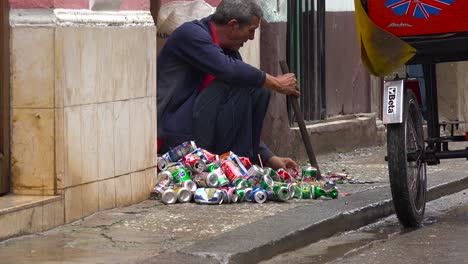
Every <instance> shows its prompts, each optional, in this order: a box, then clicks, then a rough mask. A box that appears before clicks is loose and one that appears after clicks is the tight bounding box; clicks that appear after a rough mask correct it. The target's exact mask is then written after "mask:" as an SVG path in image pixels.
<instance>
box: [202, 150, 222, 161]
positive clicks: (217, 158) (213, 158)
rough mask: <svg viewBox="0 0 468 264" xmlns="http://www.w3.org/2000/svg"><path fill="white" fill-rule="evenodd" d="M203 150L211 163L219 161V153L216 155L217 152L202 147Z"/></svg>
mask: <svg viewBox="0 0 468 264" xmlns="http://www.w3.org/2000/svg"><path fill="white" fill-rule="evenodd" d="M202 151H203V154H204V155H205V157H206V159H207V160H208V162H209V163H213V162H218V161H219V156H218V155H215V154H213V153H211V152H209V151H207V150H206V149H202Z"/></svg>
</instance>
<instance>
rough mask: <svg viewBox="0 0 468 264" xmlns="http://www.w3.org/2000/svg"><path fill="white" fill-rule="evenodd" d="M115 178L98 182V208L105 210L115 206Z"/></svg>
mask: <svg viewBox="0 0 468 264" xmlns="http://www.w3.org/2000/svg"><path fill="white" fill-rule="evenodd" d="M115 198H116V197H115V179H114V178H111V179H107V180H103V181H100V182H99V210H100V211H102V210H107V209H111V208H114V207H115Z"/></svg>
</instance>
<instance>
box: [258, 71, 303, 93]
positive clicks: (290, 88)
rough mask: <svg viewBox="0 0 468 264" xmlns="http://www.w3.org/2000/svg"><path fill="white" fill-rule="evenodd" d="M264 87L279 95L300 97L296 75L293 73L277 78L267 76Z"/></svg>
mask: <svg viewBox="0 0 468 264" xmlns="http://www.w3.org/2000/svg"><path fill="white" fill-rule="evenodd" d="M264 86H266V87H268V88H271V89H272V90H274V91H276V92H278V93H281V94H285V95H292V96H296V97H298V96H299V95H300V93H299V90H298V88H297V79H296V75H295V74H294V73H287V74H284V75H280V76H278V77H274V76H271V75H269V74H267V76H266V80H265V84H264Z"/></svg>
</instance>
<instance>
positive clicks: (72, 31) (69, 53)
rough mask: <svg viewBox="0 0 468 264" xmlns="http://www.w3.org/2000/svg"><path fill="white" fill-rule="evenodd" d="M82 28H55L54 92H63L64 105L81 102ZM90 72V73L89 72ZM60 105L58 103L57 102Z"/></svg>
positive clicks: (82, 70) (83, 70)
mask: <svg viewBox="0 0 468 264" xmlns="http://www.w3.org/2000/svg"><path fill="white" fill-rule="evenodd" d="M83 30H84V29H83V28H78V27H58V28H57V29H56V39H57V41H56V49H57V50H56V61H57V65H58V66H60V67H57V81H56V90H57V91H56V93H57V94H60V91H62V93H63V97H64V98H63V103H64V106H72V105H77V104H81V103H82V96H81V93H82V91H81V89H82V87H83V82H82V80H81V76H82V74H83V72H88V71H87V70H85V69H86V68H83V61H82V60H83V48H84V45H85V43H84V39H83V37H82V36H83V33H82V31H83ZM91 74H92V73H91ZM59 106H60V104H59Z"/></svg>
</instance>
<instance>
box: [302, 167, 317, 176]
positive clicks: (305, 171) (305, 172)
mask: <svg viewBox="0 0 468 264" xmlns="http://www.w3.org/2000/svg"><path fill="white" fill-rule="evenodd" d="M301 173H302V179H310V178H314V179H316V178H317V169H316V168H314V167H312V166H310V165H309V166H305V167H302V170H301Z"/></svg>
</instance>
